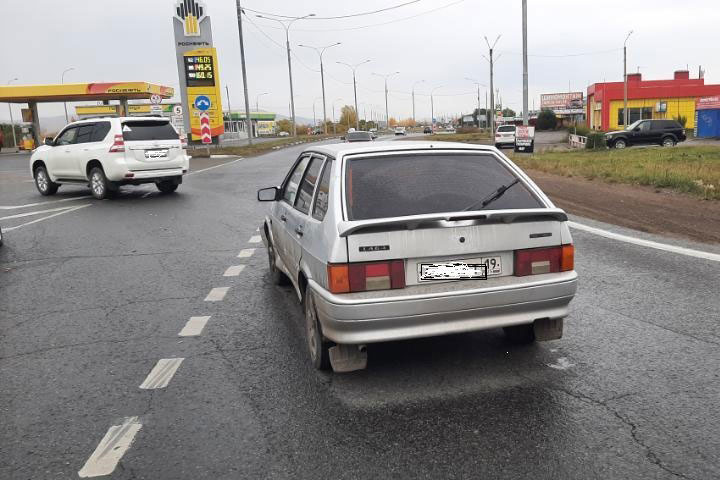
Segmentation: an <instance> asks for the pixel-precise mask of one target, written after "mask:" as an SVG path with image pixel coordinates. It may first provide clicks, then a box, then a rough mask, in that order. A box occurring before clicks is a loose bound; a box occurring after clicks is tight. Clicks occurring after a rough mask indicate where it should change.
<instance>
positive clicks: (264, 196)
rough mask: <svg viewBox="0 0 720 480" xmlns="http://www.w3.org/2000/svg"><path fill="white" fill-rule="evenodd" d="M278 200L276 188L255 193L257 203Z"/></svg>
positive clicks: (278, 194) (278, 195) (262, 189)
mask: <svg viewBox="0 0 720 480" xmlns="http://www.w3.org/2000/svg"><path fill="white" fill-rule="evenodd" d="M279 198H280V189H279V188H278V187H268V188H261V189H260V190H258V192H257V199H258V202H274V201H276V200H278V199H279Z"/></svg>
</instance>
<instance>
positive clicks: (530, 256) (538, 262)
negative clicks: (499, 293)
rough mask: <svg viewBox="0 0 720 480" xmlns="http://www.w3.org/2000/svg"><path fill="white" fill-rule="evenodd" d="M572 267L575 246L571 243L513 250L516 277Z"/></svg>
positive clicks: (567, 269) (564, 270)
mask: <svg viewBox="0 0 720 480" xmlns="http://www.w3.org/2000/svg"><path fill="white" fill-rule="evenodd" d="M573 268H575V247H573V246H572V245H561V246H557V247H548V248H531V249H528V250H515V273H514V274H515V276H516V277H524V276H525V275H538V274H541V273H556V272H567V271H569V270H572V269H573Z"/></svg>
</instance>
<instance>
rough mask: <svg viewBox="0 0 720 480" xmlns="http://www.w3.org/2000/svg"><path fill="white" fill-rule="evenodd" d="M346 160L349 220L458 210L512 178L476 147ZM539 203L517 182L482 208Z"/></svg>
mask: <svg viewBox="0 0 720 480" xmlns="http://www.w3.org/2000/svg"><path fill="white" fill-rule="evenodd" d="M346 165H347V166H346V169H347V170H346V174H345V184H346V188H345V191H346V202H347V211H348V219H349V220H365V219H371V218H387V217H400V216H405V215H421V214H424V213H439V212H457V211H461V210H464V209H466V208H467V207H469V206H470V205H473V204H475V203H477V202H479V201H480V200H482V199H484V198H486V197H488V196H489V195H492V193H493V192H495V191H496V190H497V189H498V188H499V187H500V186H502V185H509V184H510V183H511V182H512V181H513V180H515V179H516V178H517V177H516V176H515V175H514V174H513V173H512V172H511V171H510V170H508V169H507V168H506V167H505V166H504V165H503V164H502V163H500V161H499V160H498V159H497V158H496V157H494V156H493V155H490V154H477V153H453V154H424V153H415V154H411V155H393V156H382V157H364V158H363V157H358V158H351V159H348V161H347V163H346ZM543 207H544V205H543V203H542V202H541V201H540V200H539V199H538V198H536V197H535V196H534V195H533V194H532V193H530V191H529V190H527V189H526V188H525V186H524V185H523V184H522V183H518V184H515V185H513V186H512V187H511V188H509V189H508V190H507V191H506V192H505V194H504V195H502V196H501V197H500V198H498V199H497V200H495V201H494V202H492V203H491V204H489V205H488V206H487V207H485V208H486V209H492V210H503V209H520V208H543ZM472 210H481V208H480V207H479V206H476V207H475V208H472Z"/></svg>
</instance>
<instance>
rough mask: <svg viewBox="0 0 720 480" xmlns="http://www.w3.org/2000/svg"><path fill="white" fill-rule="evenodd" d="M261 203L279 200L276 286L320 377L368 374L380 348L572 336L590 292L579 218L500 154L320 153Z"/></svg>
mask: <svg viewBox="0 0 720 480" xmlns="http://www.w3.org/2000/svg"><path fill="white" fill-rule="evenodd" d="M258 200H260V201H266V202H271V204H270V209H269V212H268V213H267V215H266V216H265V218H264V220H263V223H262V225H261V227H260V230H261V232H262V236H263V241H264V243H265V245H266V246H267V252H268V260H269V267H270V272H271V275H272V278H273V281H274V282H275V283H278V284H281V283H288V282H289V283H291V284H292V286H293V287H294V289H295V292H296V293H297V296H298V299H299V300H300V301H301V303H302V305H303V308H304V312H305V320H306V322H305V323H306V333H307V342H308V347H309V350H310V357H311V360H312V363H313V364H314V366H315V367H316V368H319V369H325V368H330V367H331V366H332V368H333V369H334V370H335V371H351V370H356V369H361V368H364V367H365V366H366V364H367V350H366V345H367V344H369V343H373V342H384V341H389V340H401V339H409V338H418V337H430V336H436V335H446V334H452V333H459V332H469V331H475V330H485V329H491V328H498V327H503V328H504V329H505V332H506V334H507V335H508V337H510V339H511V340H514V341H519V342H531V341H534V340H551V339H557V338H560V337H561V336H562V328H563V317H565V316H566V315H567V314H568V304H569V303H570V301H571V300H572V298H573V296H574V295H575V291H576V287H577V274H576V273H575V270H574V247H573V242H572V237H571V235H570V230H569V228H568V225H567V216H566V214H565V212H564V211H563V210H561V209H559V208H556V207H555V206H554V205H553V204H552V202H551V201H550V200H549V199H548V198H547V196H545V194H544V193H543V192H542V191H541V190H540V189H539V188H538V187H537V185H535V183H533V181H532V180H530V178H529V177H528V176H527V175H525V174H524V173H523V172H522V171H521V170H520V168H518V167H517V166H516V165H515V164H514V163H513V162H512V161H510V160H509V159H508V158H507V157H506V156H504V155H503V154H502V153H501V152H499V151H498V150H497V149H496V148H494V147H489V146H482V145H467V144H458V143H445V142H442V143H421V142H385V143H374V142H373V143H366V144H362V145H358V144H347V143H344V144H331V145H321V146H312V147H308V148H307V149H306V150H305V151H304V152H303V153H302V154H301V155H300V157H299V158H298V159H297V160H296V161H295V163H294V164H293V166H292V168H291V169H290V172H289V173H288V174H287V176H286V177H285V179H284V181H283V182H282V184H281V185H280V186H278V187H270V188H264V189H261V190H259V191H258Z"/></svg>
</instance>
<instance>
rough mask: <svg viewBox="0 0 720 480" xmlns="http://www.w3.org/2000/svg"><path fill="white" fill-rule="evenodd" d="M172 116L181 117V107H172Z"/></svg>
mask: <svg viewBox="0 0 720 480" xmlns="http://www.w3.org/2000/svg"><path fill="white" fill-rule="evenodd" d="M173 114H175V115H182V114H183V111H182V105H175V106H174V107H173Z"/></svg>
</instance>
